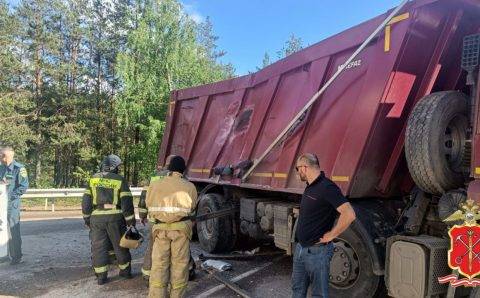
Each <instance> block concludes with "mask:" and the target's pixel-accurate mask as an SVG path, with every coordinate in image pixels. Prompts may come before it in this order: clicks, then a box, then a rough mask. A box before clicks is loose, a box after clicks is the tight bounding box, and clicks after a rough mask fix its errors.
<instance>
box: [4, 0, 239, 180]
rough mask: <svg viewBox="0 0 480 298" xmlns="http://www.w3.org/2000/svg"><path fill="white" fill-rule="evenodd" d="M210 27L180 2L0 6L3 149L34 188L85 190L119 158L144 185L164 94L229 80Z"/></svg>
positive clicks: (70, 0) (161, 123)
mask: <svg viewBox="0 0 480 298" xmlns="http://www.w3.org/2000/svg"><path fill="white" fill-rule="evenodd" d="M217 39H218V38H217V37H216V36H215V35H214V34H213V31H212V24H211V22H210V20H209V19H207V20H206V21H205V23H202V24H197V23H195V22H193V21H192V20H191V18H190V17H189V16H188V15H187V14H186V13H185V12H184V9H183V7H182V5H181V3H180V2H179V1H177V0H136V1H132V0H113V1H101V0H21V1H20V3H19V4H18V7H17V8H15V9H10V8H9V7H8V5H7V4H6V2H5V0H0V104H1V106H2V108H1V109H0V143H7V144H9V145H12V146H13V147H14V148H15V149H16V152H17V153H18V155H19V158H18V159H19V161H20V162H23V163H25V164H26V166H27V169H28V172H29V175H30V176H31V177H30V178H31V181H32V185H33V186H36V187H69V186H80V185H84V183H85V182H86V180H87V179H88V177H89V176H90V175H91V174H92V173H94V172H95V171H96V170H97V169H98V164H99V162H100V161H101V159H102V158H103V156H105V155H107V154H109V153H116V154H119V155H120V156H121V157H122V158H123V159H124V168H123V170H124V174H125V175H126V176H127V177H128V179H129V180H130V182H131V183H133V184H137V183H138V182H140V181H141V180H142V179H144V180H145V179H147V178H148V176H149V175H150V174H151V173H152V171H153V169H154V168H155V164H156V155H157V153H158V149H159V146H160V142H161V139H162V136H163V130H164V128H165V115H166V112H167V109H168V105H169V97H170V92H171V91H172V90H174V89H179V88H185V87H190V86H194V85H199V84H205V83H210V82H213V81H218V80H222V79H225V78H229V77H232V76H233V75H234V71H233V68H232V66H231V65H224V64H221V63H219V62H218V59H219V58H220V57H222V56H223V55H224V52H222V51H220V50H218V48H217V46H216V41H217Z"/></svg>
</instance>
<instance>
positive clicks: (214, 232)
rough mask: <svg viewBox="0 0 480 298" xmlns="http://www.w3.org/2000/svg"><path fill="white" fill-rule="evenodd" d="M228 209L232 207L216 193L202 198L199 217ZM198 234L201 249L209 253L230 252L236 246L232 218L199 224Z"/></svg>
mask: <svg viewBox="0 0 480 298" xmlns="http://www.w3.org/2000/svg"><path fill="white" fill-rule="evenodd" d="M226 208H230V206H229V203H228V202H226V201H225V199H224V198H223V196H221V195H219V194H216V193H208V194H205V195H203V196H201V197H200V200H199V203H198V215H202V214H206V213H212V212H216V211H220V210H223V209H226ZM197 234H198V240H199V242H200V245H201V247H202V248H203V249H204V250H205V251H207V252H209V253H218V252H228V251H230V250H232V249H233V247H234V245H235V233H234V231H233V219H232V217H231V216H227V217H219V218H213V219H209V220H206V221H202V222H198V223H197Z"/></svg>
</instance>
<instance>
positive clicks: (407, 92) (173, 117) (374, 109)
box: [158, 0, 480, 198]
mask: <svg viewBox="0 0 480 298" xmlns="http://www.w3.org/2000/svg"><path fill="white" fill-rule="evenodd" d="M479 8H480V5H479V4H478V2H475V1H449V0H437V1H434V0H424V1H421V0H419V1H413V2H410V3H408V4H407V6H406V7H405V8H404V9H403V10H402V11H401V13H400V14H399V15H397V16H396V17H395V18H394V19H393V20H392V21H391V22H390V23H389V25H387V26H386V27H385V30H383V31H382V33H381V34H380V35H378V36H377V38H376V39H374V41H372V42H371V43H370V44H369V46H367V48H366V49H365V50H364V51H363V52H361V53H360V54H359V55H358V57H357V58H356V59H355V60H354V61H353V62H352V63H350V64H349V65H348V66H347V67H346V69H345V71H344V72H343V73H342V74H341V75H340V77H339V78H338V79H337V80H336V81H335V82H334V83H333V84H332V85H331V86H330V88H328V89H327V90H326V92H325V93H324V94H323V95H322V96H321V97H320V98H319V99H318V100H317V102H316V103H315V104H314V105H313V106H312V108H310V109H309V110H308V111H307V113H306V115H305V117H304V118H303V121H302V122H301V123H300V125H298V126H297V128H296V129H295V130H294V131H293V133H292V134H291V135H290V136H289V137H288V138H287V139H286V140H285V141H284V142H282V143H281V144H280V145H279V146H277V147H276V148H274V149H273V150H272V152H270V154H269V155H268V156H267V157H266V159H265V160H264V161H263V162H261V163H260V164H259V166H258V167H257V168H256V169H255V171H254V172H253V173H252V174H251V176H250V177H249V178H248V179H247V180H246V181H244V182H242V181H241V179H239V178H236V177H233V176H223V177H218V176H215V175H214V174H213V171H212V169H213V168H215V167H219V166H228V165H236V164H238V163H239V162H241V161H245V160H254V159H255V158H258V157H259V156H260V155H261V154H262V153H263V152H264V151H265V149H266V148H267V147H268V146H269V145H270V144H271V143H272V142H273V141H274V139H275V138H276V137H277V136H278V134H279V133H280V132H281V131H282V130H283V129H284V128H285V127H286V126H287V125H288V123H290V121H291V120H292V118H293V117H294V116H295V115H296V113H298V112H299V111H300V110H301V109H302V107H303V106H304V105H305V104H306V103H307V101H308V100H309V99H310V98H311V97H312V96H313V94H315V93H316V92H317V91H318V90H319V89H320V87H321V86H322V84H324V83H325V82H326V81H327V80H328V79H329V78H330V77H331V76H332V75H333V73H334V72H335V71H336V70H337V69H338V67H340V66H341V65H342V63H344V62H345V61H346V60H347V59H348V57H349V56H350V55H351V54H352V53H353V52H354V51H355V50H356V49H357V47H358V46H359V45H360V44H361V43H362V42H363V41H364V40H365V39H366V38H367V37H368V35H370V34H371V33H372V32H373V31H374V29H375V28H376V27H377V26H378V25H380V24H381V23H382V21H383V20H384V19H385V18H386V16H387V14H388V13H386V14H384V15H381V16H378V17H376V18H374V19H372V20H369V21H367V22H365V23H363V24H360V25H358V26H356V27H353V28H351V29H349V30H346V31H344V32H342V33H339V34H337V35H335V36H333V37H330V38H328V39H326V40H324V41H321V42H319V43H317V44H315V45H312V46H310V47H308V48H306V49H303V50H301V51H300V52H297V53H295V54H293V55H291V56H288V57H287V58H285V59H283V60H280V61H278V62H276V63H274V64H272V65H270V66H268V67H266V68H264V69H262V70H260V71H258V72H256V73H253V74H250V75H247V76H243V77H239V78H235V79H231V80H226V81H222V82H217V83H213V84H209V85H204V86H198V87H194V88H189V89H184V90H177V91H174V92H172V94H171V101H170V104H169V109H168V117H167V126H166V129H165V133H164V138H163V141H162V145H161V148H160V152H159V157H158V164H159V165H163V163H164V161H165V158H166V157H167V156H168V155H170V154H178V155H181V156H183V157H184V158H185V160H187V162H188V165H187V166H188V170H187V176H188V177H189V179H190V180H191V181H193V182H202V183H211V184H220V185H232V186H238V187H241V188H247V189H262V190H270V191H278V192H287V193H293V194H298V193H301V192H302V191H303V189H304V184H303V183H302V182H301V181H299V180H298V179H297V178H296V175H295V161H296V158H297V157H298V155H299V154H300V153H302V152H313V153H315V154H317V156H318V157H319V160H320V164H321V167H322V169H323V170H324V171H325V173H326V175H327V176H328V177H330V178H331V179H332V180H333V181H334V182H335V183H337V184H338V185H339V186H340V188H341V189H342V191H343V193H344V194H346V195H347V196H348V197H350V198H367V197H384V198H388V197H392V196H398V195H401V194H404V193H408V192H409V191H410V190H411V188H412V187H413V181H412V179H411V178H410V176H409V173H408V169H407V165H406V162H405V157H404V153H403V144H404V134H405V133H404V131H405V127H406V121H407V117H408V115H409V113H410V111H411V110H412V108H413V106H414V104H415V102H416V101H418V100H419V99H420V98H422V97H423V96H425V95H427V94H429V93H431V92H435V91H438V90H456V89H462V88H465V87H464V86H465V73H464V72H462V70H461V68H460V63H459V60H460V57H461V53H462V47H461V44H462V39H463V37H464V36H465V35H469V34H473V33H476V32H478V31H479V28H480V18H479V17H478V15H479ZM319 30H320V29H319Z"/></svg>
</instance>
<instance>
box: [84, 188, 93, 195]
mask: <svg viewBox="0 0 480 298" xmlns="http://www.w3.org/2000/svg"><path fill="white" fill-rule="evenodd" d="M83 194H85V195H89V196H91V195H92V191H91V190H90V189H88V188H87V189H85V192H84V193H83Z"/></svg>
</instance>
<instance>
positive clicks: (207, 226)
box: [201, 207, 215, 238]
mask: <svg viewBox="0 0 480 298" xmlns="http://www.w3.org/2000/svg"><path fill="white" fill-rule="evenodd" d="M208 213H212V210H210V208H208V207H206V208H204V209H203V214H208ZM201 225H202V226H203V227H202V231H203V232H204V233H205V235H206V236H207V237H206V238H211V237H212V236H213V231H214V227H213V226H214V225H215V219H209V220H206V221H204V222H202V223H201Z"/></svg>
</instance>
